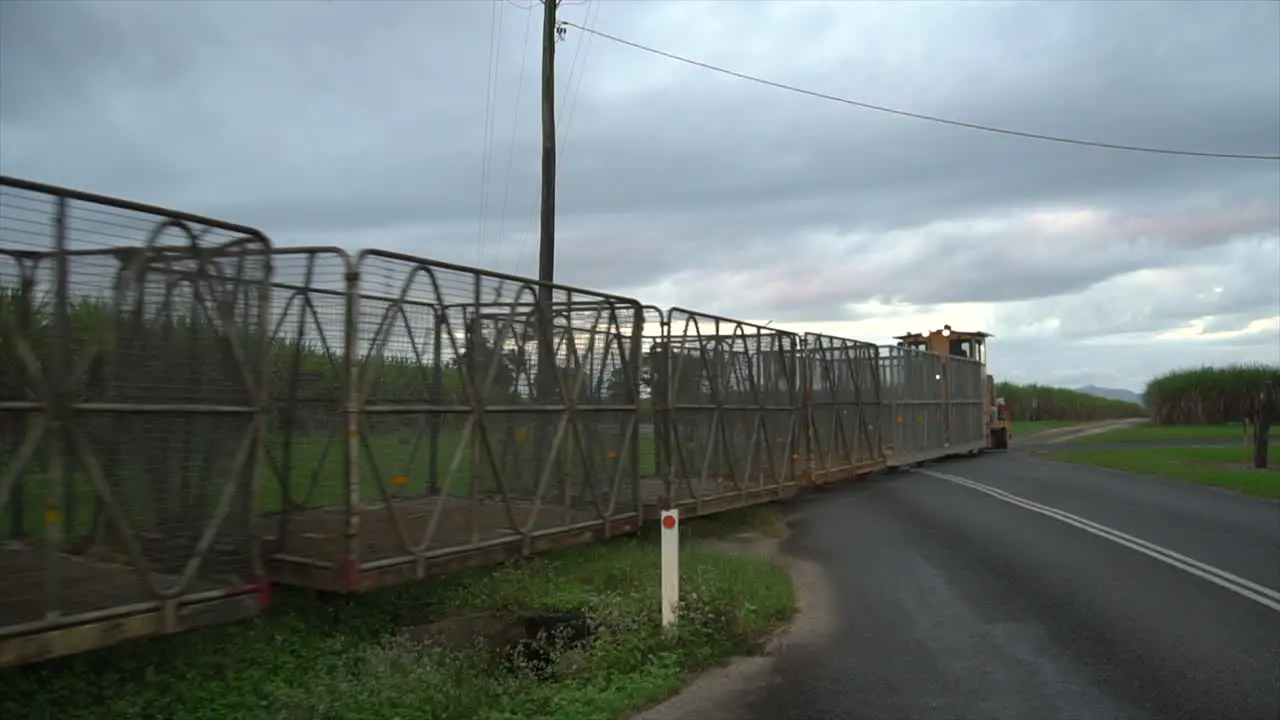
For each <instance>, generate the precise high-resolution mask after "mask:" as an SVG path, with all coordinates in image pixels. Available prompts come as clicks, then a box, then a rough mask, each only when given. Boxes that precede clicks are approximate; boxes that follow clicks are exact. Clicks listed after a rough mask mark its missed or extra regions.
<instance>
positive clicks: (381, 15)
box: [0, 0, 1280, 333]
mask: <svg viewBox="0 0 1280 720" xmlns="http://www.w3.org/2000/svg"><path fill="white" fill-rule="evenodd" d="M598 7H599V9H600V15H599V17H600V21H599V27H601V28H602V29H605V30H607V31H609V32H613V33H616V34H618V35H622V36H625V37H628V38H633V39H635V40H638V41H641V42H649V43H652V44H654V45H656V46H660V47H663V48H669V49H671V50H673V51H676V52H682V53H687V54H688V55H690V56H693V57H697V58H705V59H708V60H712V61H716V62H723V63H724V64H725V65H727V66H731V67H734V68H740V69H743V70H746V71H751V72H759V73H760V74H762V75H766V76H768V77H773V78H777V79H780V80H786V81H791V82H794V83H796V84H799V85H803V86H806V87H812V88H815V89H820V90H824V91H829V92H832V93H835V94H844V95H848V96H851V97H857V98H864V99H867V100H870V101H873V102H883V103H885V104H888V105H895V106H901V107H904V108H907V109H913V110H919V111H921V112H928V113H934V114H938V115H944V116H948V117H954V118H957V119H962V120H966V121H972V122H987V123H991V124H997V125H1006V126H1011V127H1016V128H1021V129H1026V130H1031V131H1038V132H1046V133H1056V134H1064V135H1073V136H1080V137H1089V138H1099V139H1104V140H1108V141H1114V142H1125V143H1134V144H1140V145H1167V146H1176V147H1187V148H1192V149H1210V150H1224V151H1254V152H1262V153H1271V154H1277V153H1280V89H1278V88H1280V5H1277V4H1274V3H1235V4H1221V3H1215V4H1213V5H1209V4H1199V3H1182V2H1170V3H1044V4H1041V3H1017V4H1011V5H1004V6H996V7H988V6H981V7H979V6H977V5H967V4H953V5H950V6H946V8H945V9H941V8H939V7H936V6H928V7H926V8H924V9H923V10H922V9H921V8H919V7H917V6H913V5H910V4H904V3H887V4H872V3H858V4H852V5H849V6H841V5H837V4H835V3H830V4H823V5H818V6H816V7H805V8H801V7H800V6H798V5H792V4H790V3H782V2H778V3H769V2H744V3H736V4H735V3H727V2H726V3H716V4H714V5H709V4H691V3H679V2H677V3H657V2H639V3H625V2H615V1H613V0H610V2H601V3H599V5H598ZM590 8H591V6H571V7H567V8H566V10H565V11H564V12H565V15H566V16H568V17H570V18H571V19H574V20H575V21H578V22H583V21H584V18H586V17H592V18H594V17H595V16H594V14H592V15H584V13H587V12H594V11H592V10H591V9H590ZM493 9H494V7H493V6H492V5H490V4H489V3H480V2H474V1H472V2H430V3H381V4H376V5H360V6H355V5H352V4H342V3H307V4H298V5H294V4H284V3H275V4H261V3H253V4H248V3H194V2H186V3H148V4H144V3H128V4H125V3H110V4H107V3H100V4H91V3H34V2H23V1H21V0H16V1H15V0H10V1H7V2H3V3H0V28H2V30H0V33H3V35H0V74H2V77H0V169H3V171H4V172H6V173H11V174H17V175H23V176H32V177H35V178H37V179H45V180H50V181H53V182H59V183H65V184H70V185H75V186H83V187H87V188H89V189H93V190H97V191H102V192H107V193H112V194H119V195H125V196H130V197H137V198H139V199H143V200H147V201H150V202H156V203H161V204H170V205H175V206H179V207H183V208H185V209H190V210H193V211H197V212H204V213H208V214H212V215H216V216H224V217H228V218H229V219H233V220H237V221H241V222H245V223H248V224H253V225H257V226H260V227H263V228H264V229H265V230H266V231H267V233H268V234H269V235H270V236H272V238H273V239H274V240H275V241H276V242H277V243H283V244H292V243H331V244H336V245H340V246H343V247H346V248H348V249H353V250H354V249H358V248H360V247H369V246H377V247H386V248H390V249H394V250H399V251H404V252H411V253H414V254H420V255H426V256H431V257H438V258H441V259H445V260H450V261H454V262H463V263H478V264H483V265H489V266H493V267H497V268H500V269H503V270H507V271H518V272H522V273H526V274H528V273H532V272H533V271H534V268H535V267H536V259H535V251H536V238H533V239H529V237H528V236H529V233H531V232H534V233H536V228H534V227H531V226H530V220H531V219H532V218H533V217H534V213H535V207H536V199H537V162H538V149H537V148H538V142H539V139H538V128H537V113H536V111H537V87H536V85H537V57H536V53H535V52H533V50H535V49H536V48H534V47H532V46H533V45H536V42H537V37H536V36H537V32H536V30H537V27H536V25H537V18H534V17H531V16H530V15H529V14H528V13H523V12H521V11H519V10H516V9H515V8H514V7H512V6H511V5H509V4H507V5H502V6H500V9H501V10H502V12H503V16H504V23H503V43H502V60H501V63H500V74H499V81H498V87H497V89H496V92H495V97H496V98H497V104H496V107H495V114H494V117H495V125H494V127H493V130H492V135H493V138H494V140H493V142H492V156H491V167H490V172H489V199H488V212H487V220H486V222H485V230H484V233H483V236H484V240H483V243H481V242H478V238H480V236H481V229H480V224H481V223H480V217H481V209H480V196H481V183H480V179H481V178H480V167H481V159H482V149H483V147H484V143H483V139H484V136H485V115H484V110H485V106H486V103H485V86H486V68H487V62H488V51H489V47H488V39H489V30H490V24H489V23H490V14H491V12H492V10H493ZM530 21H532V27H533V29H534V32H533V33H532V39H531V42H530V43H529V45H528V46H526V45H525V38H526V37H527V36H526V27H529V26H530ZM1134 37H1142V38H1143V42H1141V43H1137V42H1134V41H1133V38H1134ZM798 38H804V40H803V41H798ZM904 38H909V40H904ZM579 42H582V33H580V32H579V31H577V30H572V29H571V30H570V31H569V40H568V42H566V43H563V44H561V45H560V46H559V56H560V60H559V70H560V78H559V80H560V90H561V96H562V97H566V96H569V95H572V96H573V98H574V100H573V102H572V103H571V106H572V107H573V110H572V112H568V111H567V108H565V107H561V108H560V110H561V112H560V117H561V123H562V135H563V137H564V139H565V142H564V143H563V148H564V156H563V157H562V159H561V167H560V176H559V178H560V183H559V188H558V205H559V217H558V230H559V234H558V239H557V243H558V251H559V252H558V271H557V272H558V277H559V278H561V279H562V280H564V281H566V282H570V283H573V284H578V285H585V286H589V287H599V288H602V289H607V290H612V291H619V292H628V293H630V292H635V293H640V292H654V288H656V287H661V289H662V293H663V294H664V295H667V296H670V297H671V298H672V299H673V301H677V302H680V303H681V304H686V305H694V306H698V307H706V308H708V309H713V310H716V311H718V312H722V313H725V314H730V315H735V316H744V315H751V316H758V317H766V316H767V317H771V318H776V319H778V320H779V321H783V320H796V321H800V320H805V321H822V320H844V319H855V318H856V315H855V314H854V313H855V311H854V310H852V309H851V308H850V305H851V304H852V303H858V302H864V301H867V300H869V299H872V298H879V299H883V300H886V301H887V300H898V301H902V302H911V303H915V304H925V305H931V304H938V303H948V302H959V301H991V302H1007V301H1013V300H1025V299H1029V298H1035V297H1041V296H1053V295H1064V294H1073V293H1086V292H1087V291H1088V290H1089V289H1090V288H1092V287H1095V286H1097V285H1098V284H1099V283H1101V282H1104V281H1105V280H1106V279H1108V278H1113V277H1117V276H1120V275H1123V274H1124V273H1127V272H1131V271H1134V270H1137V269H1140V268H1144V267H1167V268H1175V267H1180V266H1183V265H1186V264H1189V263H1199V262H1210V261H1211V262H1216V263H1218V264H1219V265H1222V266H1223V267H1225V266H1226V263H1230V262H1247V263H1251V264H1252V267H1246V268H1244V269H1243V270H1242V272H1245V273H1252V274H1251V275H1250V277H1255V276H1258V274H1259V273H1261V272H1262V270H1259V267H1258V266H1259V260H1258V258H1259V257H1260V256H1258V255H1257V254H1254V255H1250V256H1248V257H1247V258H1246V259H1245V260H1241V257H1244V256H1240V255H1238V254H1235V253H1234V252H1233V251H1231V250H1230V249H1231V248H1233V247H1235V246H1236V245H1238V244H1239V243H1243V242H1248V241H1251V239H1255V238H1263V239H1267V238H1275V237H1276V236H1277V234H1280V167H1278V166H1277V164H1276V163H1258V162H1233V161H1218V160H1204V159H1189V158H1175V157H1164V156H1142V155H1134V154H1128V153H1118V152H1113V151H1107V150H1100V149H1089V148H1080V147H1072V146H1062V145H1054V144H1049V143H1037V142H1031V141H1025V140H1018V139H1011V138H1007V137H1000V136H992V135H987V134H982V133H975V132H972V131H968V130H961V129H956V128H948V127H941V126H936V125H929V124H926V123H923V122H920V121H917V120H911V119H905V118H897V117H890V116H885V115H880V114H875V113H871V112H868V111H865V110H860V109H857V108H851V107H845V106H840V105H836V104H834V103H830V102H825V101H821V100H815V99H812V98H804V97H795V96H790V95H786V94H783V93H781V92H779V91H776V90H772V89H768V88H761V87H758V86H753V85H750V84H747V83H744V82H743V81H740V80H735V79H731V78H724V77H719V76H715V75H711V74H708V73H707V72H706V71H704V70H700V69H696V68H688V67H684V66H679V65H675V64H673V63H671V62H670V61H668V60H664V59H662V58H657V57H652V56H647V55H644V54H641V53H639V52H637V51H635V50H632V49H628V48H623V47H617V46H613V45H610V44H609V43H608V42H607V41H605V40H602V39H595V40H593V41H591V45H590V48H591V50H590V53H589V54H587V59H586V62H585V65H582V67H585V75H584V76H583V77H582V84H581V92H579V93H576V94H575V93H573V92H572V91H573V89H574V88H575V87H576V85H574V84H570V67H571V65H572V64H573V57H574V56H575V53H577V48H578V47H579V45H578V44H579ZM584 52H585V51H584ZM522 62H524V63H525V67H524V71H523V80H522V83H521V84H520V92H519V93H517V92H516V85H517V80H518V78H519V76H520V74H521V63H522ZM573 82H574V83H576V82H577V80H574V81H573ZM566 89H567V90H569V91H570V92H568V93H565V91H566ZM517 102H518V103H519V119H518V123H516V124H515V125H514V128H515V133H514V139H515V143H514V146H510V145H509V142H510V141H511V139H512V137H513V133H512V129H513V121H514V120H515V118H514V115H515V106H516V104H517ZM508 162H510V165H511V171H510V178H511V180H510V183H509V184H508V182H507V177H508V171H507V166H508ZM504 195H507V199H506V201H505V203H504V200H503V197H504ZM504 206H505V208H506V212H505V221H504V220H501V219H500V216H501V215H503V213H502V210H501V209H502V208H503V207H504ZM1072 208H1077V209H1092V210H1094V211H1096V212H1099V213H1101V217H1102V218H1103V219H1102V220H1101V221H1099V222H1098V223H1096V224H1095V225H1092V226H1086V227H1082V228H1076V229H1074V230H1070V229H1069V230H1066V231H1051V230H1046V229H1045V228H1036V227H1028V226H1027V225H1025V222H1026V220H1025V213H1027V212H1031V211H1041V210H1047V209H1072ZM999 218H1005V219H1006V220H1007V222H1005V223H1004V224H993V222H994V220H996V219H999ZM965 223H968V225H966V224H965ZM1019 223H1023V224H1021V225H1020V224H1019ZM481 245H482V247H479V246H481ZM522 246H523V247H524V251H523V254H522V253H521V247H522ZM1203 253H1209V254H1210V255H1212V254H1213V253H1218V255H1219V256H1220V257H1219V259H1217V260H1213V259H1212V258H1210V260H1208V261H1206V260H1205V258H1206V257H1208V256H1206V255H1204V254H1203ZM518 258H520V259H521V260H520V261H518ZM1263 267H1264V268H1265V266H1263ZM1236 292H1237V291H1236V290H1234V289H1228V290H1227V291H1226V292H1224V297H1223V298H1220V302H1222V303H1226V302H1227V300H1228V299H1231V302H1232V303H1235V302H1236V299H1234V298H1235V297H1236V296H1235V295H1234V294H1230V295H1229V293H1236ZM1271 300H1272V296H1269V295H1267V294H1266V293H1260V294H1258V295H1257V296H1256V297H1254V296H1252V295H1248V294H1247V293H1246V294H1242V295H1241V296H1240V298H1239V302H1238V304H1239V307H1240V309H1239V311H1238V312H1239V313H1240V314H1239V317H1240V318H1246V317H1247V316H1248V315H1249V314H1250V313H1254V312H1260V311H1258V310H1256V309H1250V307H1249V304H1250V303H1256V304H1257V307H1265V306H1266V303H1268V302H1270V301H1271ZM1160 307H1161V308H1162V309H1160V310H1158V311H1157V310H1153V311H1152V313H1150V314H1149V316H1144V317H1141V318H1139V317H1136V316H1135V319H1134V320H1133V323H1132V325H1133V326H1134V327H1137V326H1143V327H1155V326H1157V325H1159V326H1166V325H1169V324H1172V325H1177V324H1179V323H1180V322H1182V321H1183V320H1185V319H1186V316H1184V315H1182V313H1191V312H1198V311H1199V310H1200V308H1197V307H1195V306H1193V305H1189V304H1188V305H1178V304H1169V303H1166V304H1164V305H1161V306H1160ZM1233 307H1235V305H1233ZM1091 312H1095V311H1094V310H1092V309H1089V306H1087V305H1086V306H1084V307H1082V308H1081V309H1078V310H1077V311H1076V316H1077V317H1084V316H1088V314H1089V313H1091ZM1235 312H1236V311H1232V312H1227V311H1225V310H1224V311H1221V312H1220V313H1219V314H1220V316H1221V317H1223V318H1227V317H1233V318H1234V317H1236V314H1234V313H1235ZM1060 314H1062V315H1063V316H1070V315H1071V313H1068V312H1066V311H1065V310H1063V311H1062V312H1061V313H1060ZM1064 322H1066V321H1064ZM1071 322H1072V323H1075V324H1072V325H1069V326H1066V327H1067V331H1068V332H1080V333H1085V332H1088V331H1087V330H1085V329H1084V328H1089V327H1093V328H1095V329H1096V330H1097V331H1098V332H1102V331H1105V328H1104V327H1103V324H1101V323H1093V322H1084V321H1071ZM1220 322H1227V320H1225V319H1224V320H1221V321H1220ZM1077 328H1078V330H1077Z"/></svg>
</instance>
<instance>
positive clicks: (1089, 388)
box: [1076, 385, 1142, 405]
mask: <svg viewBox="0 0 1280 720" xmlns="http://www.w3.org/2000/svg"><path fill="white" fill-rule="evenodd" d="M1076 390H1078V391H1080V392H1082V393H1088V394H1090V395H1097V396H1098V397H1103V398H1107V399H1110V400H1120V401H1123V402H1131V403H1137V404H1139V405H1141V404H1142V396H1141V395H1139V394H1138V393H1136V392H1134V391H1132V390H1123V389H1121V388H1104V387H1098V386H1097V385H1085V386H1084V387H1081V388H1076Z"/></svg>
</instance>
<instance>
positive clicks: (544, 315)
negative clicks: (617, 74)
mask: <svg viewBox="0 0 1280 720" xmlns="http://www.w3.org/2000/svg"><path fill="white" fill-rule="evenodd" d="M558 2H559V0H542V5H543V14H542V207H541V218H540V220H541V222H540V223H539V226H538V280H539V281H541V283H540V284H539V286H538V309H537V311H536V312H535V313H533V317H534V318H535V327H537V328H538V330H537V338H538V370H537V379H536V383H537V391H536V397H537V398H538V401H539V402H541V403H550V402H554V401H555V399H556V396H557V395H558V394H559V393H557V392H556V385H557V383H556V373H557V372H558V370H557V366H556V356H555V350H554V346H555V342H554V340H553V337H552V336H553V334H554V330H553V328H554V327H555V321H554V320H553V319H552V316H553V314H554V311H553V309H552V301H553V295H552V292H551V287H550V283H552V282H554V281H555V273H556V40H557V39H558V36H559V32H558V28H557V27H556V5H557V3H558ZM534 425H535V430H534V438H535V445H534V450H533V452H534V456H533V459H534V467H535V468H537V470H536V471H535V472H541V471H542V469H543V468H544V467H545V466H546V463H547V461H548V458H547V456H546V452H547V451H546V450H545V448H547V447H549V446H550V439H551V429H550V427H549V426H548V423H547V421H546V420H545V419H543V417H542V416H539V417H538V420H536V421H535V423H534ZM552 462H554V463H555V465H556V466H557V468H556V469H557V470H561V473H560V474H562V472H563V466H562V464H561V463H560V462H559V458H552ZM536 477H537V475H536V474H535V478H536ZM535 484H536V480H535ZM567 492H568V490H567V486H565V494H566V497H567Z"/></svg>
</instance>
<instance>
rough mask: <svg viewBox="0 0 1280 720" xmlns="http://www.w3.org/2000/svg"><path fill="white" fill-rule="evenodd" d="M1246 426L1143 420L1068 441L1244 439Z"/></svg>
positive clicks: (1113, 441) (1114, 441)
mask: <svg viewBox="0 0 1280 720" xmlns="http://www.w3.org/2000/svg"><path fill="white" fill-rule="evenodd" d="M1243 437H1244V428H1243V426H1242V425H1241V424H1239V423H1236V424H1231V425H1153V424H1151V423H1141V424H1138V425H1133V426H1130V427H1124V428H1116V429H1115V430H1108V431H1106V432H1101V433H1097V434H1095V435H1087V436H1085V437H1080V438H1074V439H1072V440H1068V441H1067V442H1068V443H1089V444H1109V443H1137V442H1142V443H1147V442H1184V441H1188V440H1209V441H1214V442H1217V441H1223V440H1239V441H1241V442H1243Z"/></svg>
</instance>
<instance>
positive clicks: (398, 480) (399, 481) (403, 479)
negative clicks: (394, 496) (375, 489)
mask: <svg viewBox="0 0 1280 720" xmlns="http://www.w3.org/2000/svg"><path fill="white" fill-rule="evenodd" d="M391 484H393V485H408V484H409V477H408V476H407V475H392V476H391Z"/></svg>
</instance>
